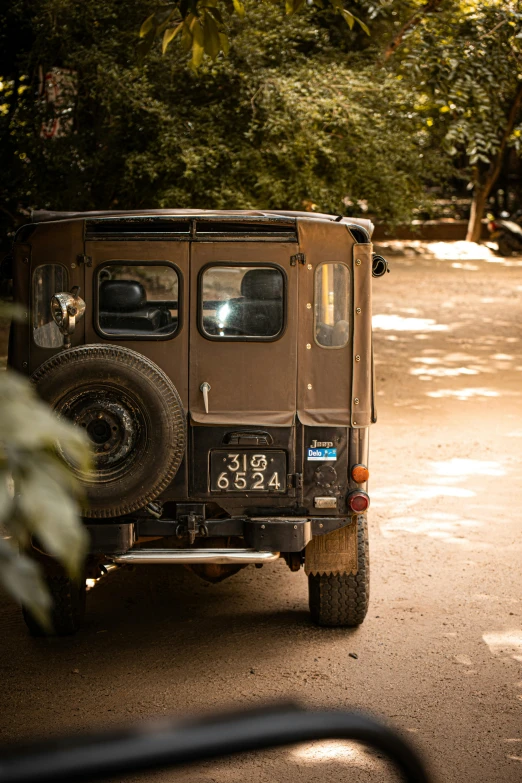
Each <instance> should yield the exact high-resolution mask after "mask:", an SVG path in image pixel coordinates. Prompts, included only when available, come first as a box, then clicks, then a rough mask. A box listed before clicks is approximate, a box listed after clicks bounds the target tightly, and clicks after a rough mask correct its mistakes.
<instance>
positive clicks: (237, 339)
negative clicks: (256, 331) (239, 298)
mask: <svg viewBox="0 0 522 783" xmlns="http://www.w3.org/2000/svg"><path fill="white" fill-rule="evenodd" d="M215 267H240V268H245V267H249V268H251V269H259V268H260V267H263V268H268V269H277V271H278V272H279V273H280V274H281V277H282V279H283V301H282V305H283V325H282V327H281V329H280V330H279V332H278V333H277V334H276V335H274V336H273V337H263V336H259V337H255V336H241V335H232V334H231V335H227V336H221V335H219V334H208V333H207V332H206V331H205V329H204V328H203V276H204V274H205V272H208V270H209V269H212V268H215ZM197 309H198V315H197V324H198V332H199V333H200V334H201V336H202V337H204V338H205V340H211V341H212V342H219V343H224V342H227V343H274V342H276V341H277V340H280V339H281V337H283V335H284V334H285V332H286V328H287V313H288V276H287V274H286V270H285V269H284V268H283V267H282V266H280V265H279V264H274V263H271V262H267V261H259V262H255V261H210V262H209V263H208V264H205V266H203V267H201V269H200V270H199V273H198V308H197Z"/></svg>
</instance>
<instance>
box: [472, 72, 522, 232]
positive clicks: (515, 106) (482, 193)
mask: <svg viewBox="0 0 522 783" xmlns="http://www.w3.org/2000/svg"><path fill="white" fill-rule="evenodd" d="M521 107H522V84H520V85H519V87H518V90H517V91H516V93H515V95H514V96H513V101H512V103H511V108H510V110H509V115H508V117H507V120H506V127H505V128H504V130H503V133H502V138H501V139H500V144H499V147H498V150H497V152H496V154H495V156H494V158H493V160H492V161H491V163H490V164H489V168H488V169H487V170H486V171H485V172H484V175H483V179H482V178H481V176H480V169H479V168H477V169H476V170H475V193H474V196H473V201H472V202H471V212H470V216H469V223H468V233H467V234H466V239H467V240H468V242H479V241H480V234H481V228H482V216H483V214H484V210H485V208H486V204H487V201H488V196H489V194H490V193H491V188H492V187H493V185H494V184H495V182H496V181H497V178H498V175H499V174H500V170H501V168H502V160H503V158H504V153H505V151H506V147H507V143H508V139H509V137H510V135H511V133H512V132H513V128H514V127H515V124H516V121H517V118H518V113H519V111H520V109H521Z"/></svg>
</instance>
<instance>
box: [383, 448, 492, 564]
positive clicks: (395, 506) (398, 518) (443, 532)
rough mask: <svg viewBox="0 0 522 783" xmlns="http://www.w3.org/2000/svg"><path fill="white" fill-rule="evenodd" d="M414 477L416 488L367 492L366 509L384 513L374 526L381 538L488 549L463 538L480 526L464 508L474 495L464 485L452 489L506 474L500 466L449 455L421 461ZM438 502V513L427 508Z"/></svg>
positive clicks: (431, 508) (399, 486)
mask: <svg viewBox="0 0 522 783" xmlns="http://www.w3.org/2000/svg"><path fill="white" fill-rule="evenodd" d="M417 474H418V475H419V476H420V475H422V483H419V484H411V483H408V484H402V483H399V484H395V485H393V486H389V487H382V488H379V489H376V490H375V491H373V492H372V507H374V508H376V509H379V510H386V511H387V512H388V515H387V518H386V519H385V520H384V521H381V522H380V530H381V533H382V535H383V536H385V537H387V538H393V537H395V536H398V535H404V534H413V535H421V536H427V537H429V538H435V539H440V540H441V541H443V542H444V543H448V544H458V545H459V546H460V547H469V548H472V549H490V548H491V546H492V545H491V544H487V543H484V542H481V541H477V540H476V537H475V540H474V541H473V542H471V541H470V540H469V535H470V534H471V533H473V532H476V531H478V530H480V529H481V528H483V526H484V525H483V522H482V521H479V520H478V519H476V518H474V517H473V511H472V512H471V515H469V512H468V513H466V510H465V504H466V502H467V501H469V500H470V499H473V498H476V497H477V492H476V491H475V490H473V489H470V488H469V487H462V486H456V485H458V484H462V483H465V482H469V481H470V480H472V479H474V478H479V479H483V477H487V476H490V477H491V478H498V477H501V476H505V475H506V469H505V468H504V466H503V465H502V464H501V463H500V462H498V461H495V460H478V459H471V458H466V457H451V458H450V459H447V460H438V461H434V462H431V461H430V462H425V463H423V465H422V466H419V469H418V470H417ZM434 501H435V502H437V503H438V504H439V505H440V503H441V502H443V503H444V509H443V510H441V511H435V510H433V502H434Z"/></svg>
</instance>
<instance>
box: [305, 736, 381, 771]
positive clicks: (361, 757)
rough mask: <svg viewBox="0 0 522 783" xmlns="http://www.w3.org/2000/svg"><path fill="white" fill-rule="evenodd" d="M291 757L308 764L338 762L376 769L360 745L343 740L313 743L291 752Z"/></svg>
mask: <svg viewBox="0 0 522 783" xmlns="http://www.w3.org/2000/svg"><path fill="white" fill-rule="evenodd" d="M290 756H291V757H292V758H293V759H295V760H298V761H301V762H305V763H307V764H317V763H324V762H325V761H337V762H342V763H344V764H349V765H350V766H357V767H366V768H368V769H371V768H373V767H375V763H372V761H371V758H370V757H369V756H368V755H367V753H366V752H365V750H364V749H363V748H361V747H359V746H358V745H355V744H351V743H347V742H342V741H341V740H329V741H326V742H313V743H311V744H310V745H300V746H299V747H298V748H294V749H293V750H291V751H290Z"/></svg>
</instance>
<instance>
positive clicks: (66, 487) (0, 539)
mask: <svg viewBox="0 0 522 783" xmlns="http://www.w3.org/2000/svg"><path fill="white" fill-rule="evenodd" d="M7 314H8V307H7V306H5V305H2V307H1V310H0V316H3V317H5V316H6V315H7ZM12 314H13V312H12V308H9V315H12ZM58 444H60V445H59V446H58ZM62 455H63V456H62ZM64 456H66V457H67V460H68V461H69V460H70V461H71V462H73V463H74V464H75V465H77V466H78V468H79V470H88V469H89V452H88V448H87V444H86V441H85V438H84V436H83V433H82V432H81V431H79V430H78V429H76V428H75V427H73V426H72V425H71V424H68V423H67V422H65V421H61V420H60V419H58V418H57V417H56V416H55V415H53V413H52V411H51V410H50V409H49V407H48V406H46V405H45V404H44V403H43V402H41V401H40V400H39V399H38V398H37V396H36V393H35V392H34V390H33V388H32V386H31V385H30V384H29V383H28V382H27V380H26V379H24V378H22V377H20V376H18V375H17V374H16V373H14V372H12V371H9V370H8V371H6V372H1V373H0V528H1V529H2V534H3V535H2V536H0V584H1V585H2V586H3V587H4V589H5V590H6V591H7V592H9V593H10V594H11V595H12V596H13V597H14V598H16V599H17V600H18V601H20V602H21V603H22V604H24V605H25V606H26V607H27V608H28V609H29V610H30V611H31V612H32V614H33V615H34V617H35V619H36V620H37V621H38V623H39V624H40V625H41V626H42V627H44V628H48V627H49V617H50V608H51V606H50V604H51V599H50V596H49V594H48V591H47V588H46V586H45V582H44V580H43V578H42V575H41V572H40V568H39V566H38V564H37V562H36V561H35V560H34V559H32V558H31V557H30V556H29V555H27V554H24V552H27V551H28V550H29V549H30V548H31V546H32V542H33V541H34V540H36V541H38V542H39V545H40V546H41V547H42V548H43V549H44V550H45V552H46V553H48V554H49V555H51V556H52V557H54V558H55V559H56V560H58V561H59V562H60V563H61V564H62V565H63V567H64V568H65V570H66V571H67V572H68V574H69V576H70V577H71V578H73V579H80V578H82V571H83V559H84V556H85V552H86V549H87V534H86V531H85V528H84V527H83V525H82V524H81V521H80V519H79V515H78V503H77V501H78V499H79V497H80V487H79V484H78V482H77V480H76V478H75V477H74V476H73V474H72V472H71V470H70V468H69V466H68V465H67V463H66V461H65V459H64Z"/></svg>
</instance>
